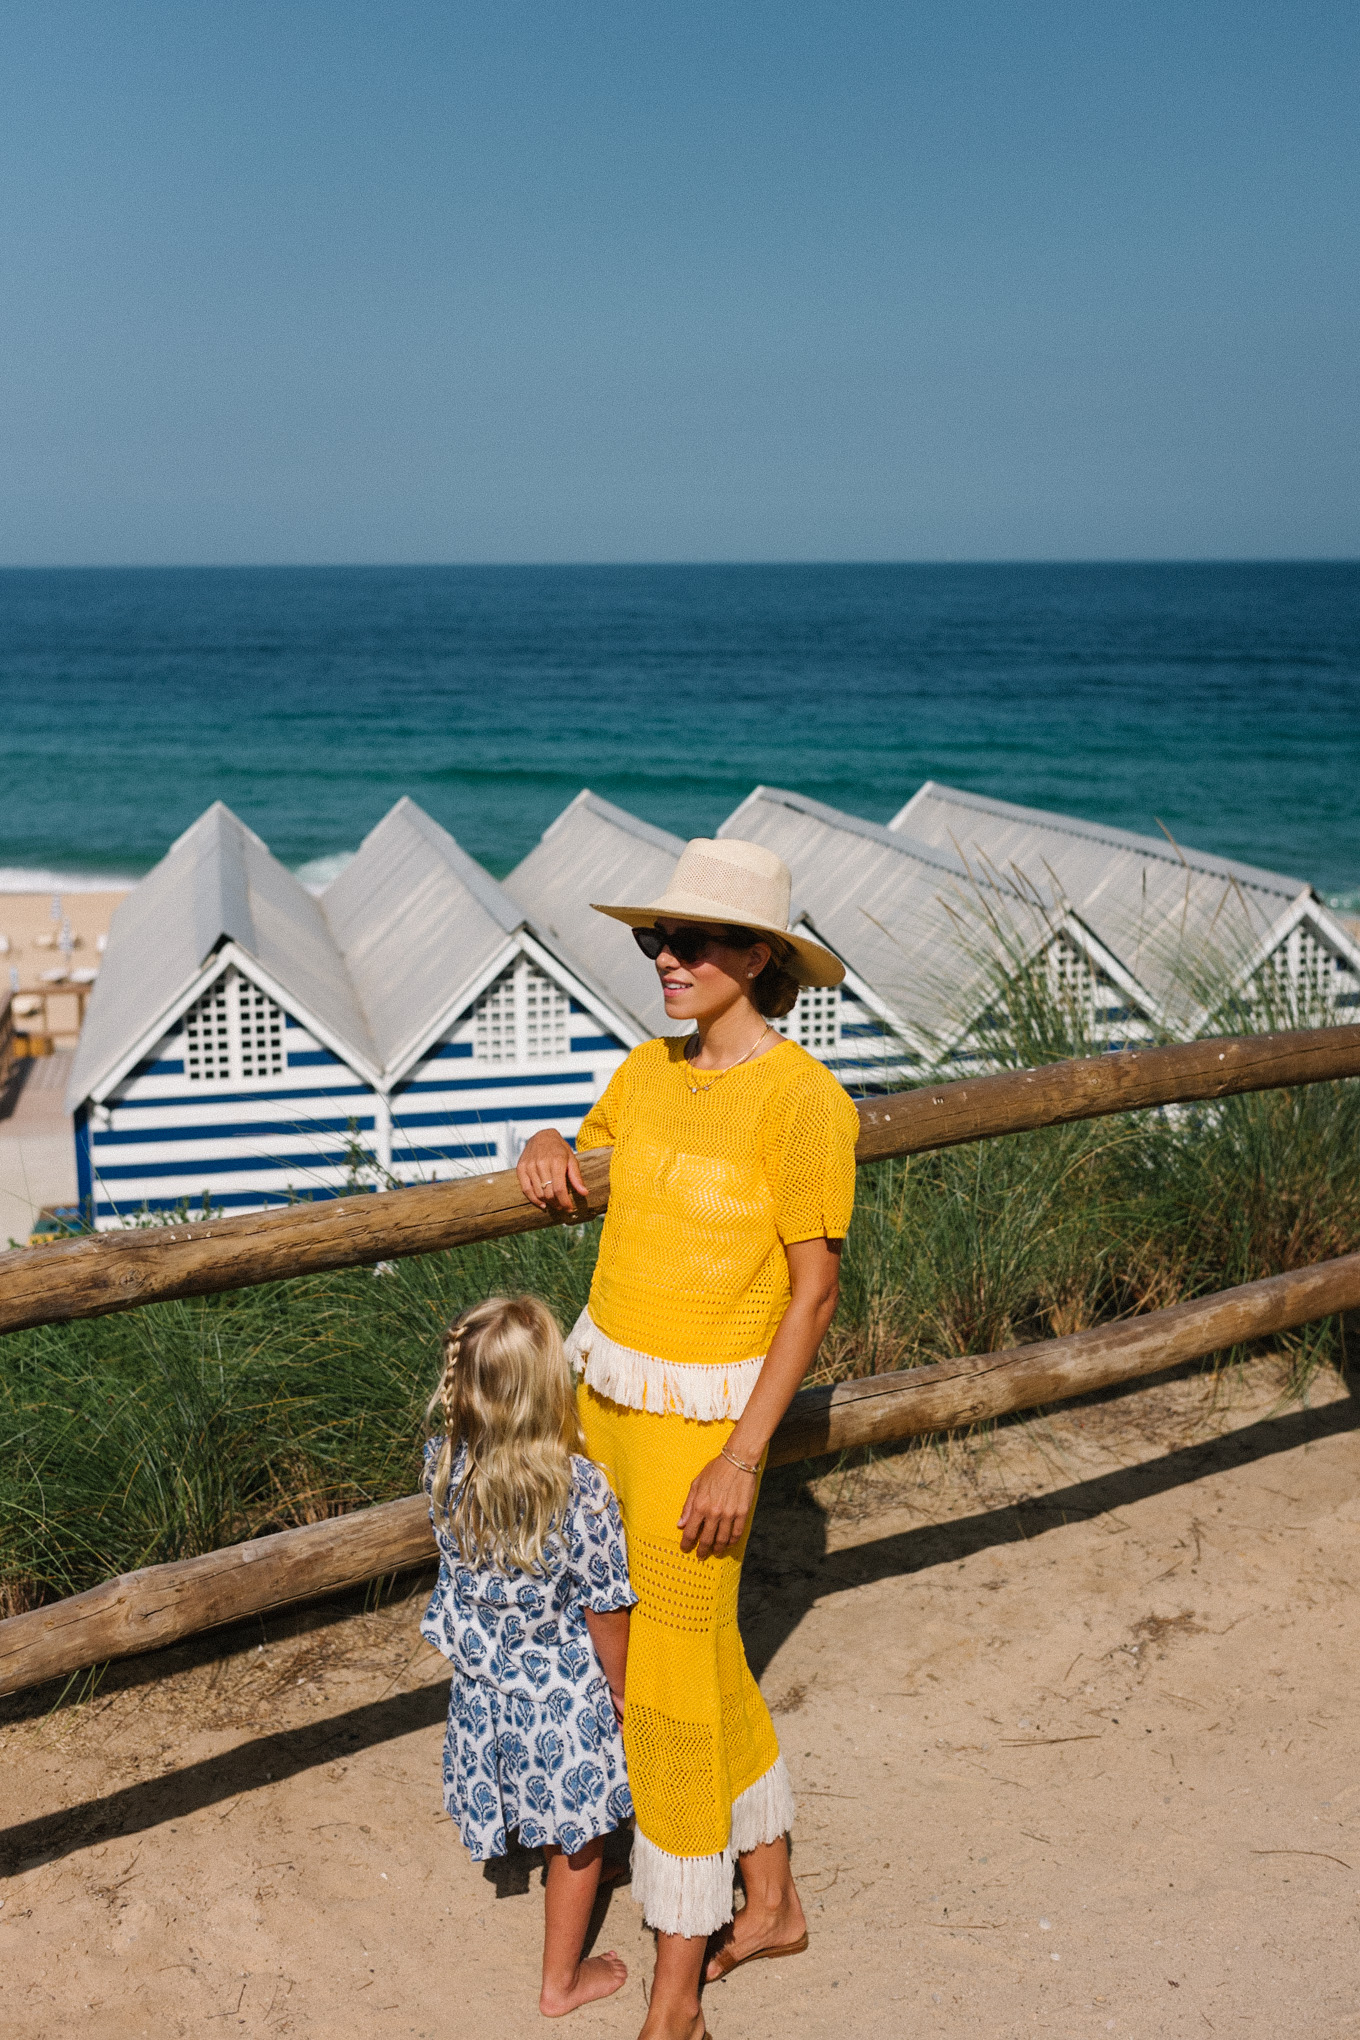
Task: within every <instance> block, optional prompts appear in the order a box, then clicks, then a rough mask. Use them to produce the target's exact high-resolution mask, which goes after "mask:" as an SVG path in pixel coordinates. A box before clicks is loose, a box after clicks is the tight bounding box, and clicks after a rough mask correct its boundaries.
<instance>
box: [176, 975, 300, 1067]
mask: <svg viewBox="0 0 1360 2040" xmlns="http://www.w3.org/2000/svg"><path fill="white" fill-rule="evenodd" d="M283 1028H284V1019H283V1012H282V1009H281V1008H280V1007H278V1006H276V1005H275V1004H274V1001H273V1000H272V999H271V998H270V997H269V995H268V993H266V992H262V991H261V990H260V988H259V986H258V985H255V984H252V983H251V981H250V979H249V978H245V977H242V976H241V973H240V972H239V971H236V970H229V971H228V972H227V973H226V975H225V976H224V977H220V978H219V979H218V981H217V983H216V984H215V985H214V986H213V988H212V990H211V991H208V992H205V993H204V994H203V997H202V998H201V999H200V1000H199V1001H198V1003H197V1005H195V1006H191V1007H190V1009H189V1011H188V1012H187V1013H186V1015H185V1016H184V1071H185V1075H186V1076H187V1077H188V1079H189V1081H190V1083H191V1084H207V1083H219V1082H223V1081H235V1082H237V1083H239V1082H241V1081H242V1080H243V1079H245V1078H247V1077H250V1078H254V1077H276V1076H278V1075H279V1074H280V1073H281V1072H282V1070H283V1068H284V1065H285V1061H286V1057H285V1054H284V1046H283Z"/></svg>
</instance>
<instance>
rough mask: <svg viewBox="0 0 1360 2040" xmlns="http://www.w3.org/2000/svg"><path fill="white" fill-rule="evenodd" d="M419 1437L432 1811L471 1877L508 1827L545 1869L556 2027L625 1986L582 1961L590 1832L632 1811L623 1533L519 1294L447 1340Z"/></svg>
mask: <svg viewBox="0 0 1360 2040" xmlns="http://www.w3.org/2000/svg"><path fill="white" fill-rule="evenodd" d="M427 1422H428V1423H429V1424H430V1425H431V1427H432V1435H431V1437H430V1439H429V1442H428V1444H427V1445H426V1447H425V1486H426V1489H427V1491H428V1493H429V1497H430V1515H431V1518H432V1520H433V1523H434V1529H435V1537H436V1541H437V1542H438V1545H439V1557H440V1564H439V1578H438V1580H437V1582H436V1584H435V1590H434V1595H433V1598H432V1599H431V1601H430V1605H429V1607H428V1608H427V1609H426V1611H425V1617H424V1620H423V1621H422V1623H421V1625H420V1629H421V1634H422V1636H424V1637H425V1638H426V1640H427V1641H428V1642H430V1643H432V1644H433V1645H434V1646H435V1648H436V1650H440V1651H442V1652H443V1654H444V1656H445V1657H447V1658H448V1659H450V1660H451V1662H452V1665H453V1687H452V1691H451V1692H450V1695H449V1725H448V1733H447V1735H446V1737H445V1740H444V1804H445V1806H446V1807H447V1808H448V1810H449V1813H450V1814H451V1815H452V1816H453V1818H454V1820H456V1821H457V1823H458V1827H459V1831H460V1832H461V1834H462V1837H463V1840H464V1842H465V1843H466V1844H467V1847H468V1849H469V1851H470V1852H471V1854H472V1857H473V1860H474V1861H475V1862H479V1863H481V1862H485V1861H486V1859H487V1858H488V1857H490V1856H503V1855H504V1854H505V1847H506V1836H507V1835H508V1834H509V1833H510V1832H511V1830H512V1829H516V1828H517V1829H518V1830H519V1839H520V1843H521V1845H522V1846H523V1847H525V1848H529V1849H542V1851H543V1853H544V1855H545V1856H546V1858H547V1864H548V1867H547V1887H546V1897H545V1913H546V1917H545V1921H544V1936H543V1989H542V1993H541V1995H540V1997H539V2001H538V2002H539V2010H540V2011H541V2012H543V2013H545V2014H546V2015H547V2016H548V2017H549V2018H557V2017H560V2016H561V2015H562V2014H563V2013H564V2012H572V2011H575V2010H576V2008H577V2007H578V2006H579V2005H584V2004H589V2003H590V2002H591V2000H592V1999H594V1998H602V1997H608V1996H609V1995H610V1994H611V1993H612V1992H613V1991H616V1990H618V1989H620V1988H621V1987H622V1985H623V1984H624V1983H625V1982H626V1981H627V1976H628V1972H627V1970H626V1969H625V1968H624V1965H623V1963H622V1962H621V1961H620V1960H619V1958H618V1956H617V1955H615V1954H614V1953H613V1951H612V1950H611V1951H610V1952H609V1953H608V1954H607V1955H601V1956H596V1957H594V1958H593V1959H592V1960H590V1961H588V1962H585V1961H582V1959H581V1952H582V1949H583V1947H584V1945H585V1937H586V1929H587V1927H588V1925H589V1921H590V1914H591V1909H592V1907H593V1906H594V1903H595V1894H596V1892H597V1891H598V1889H599V1884H600V1870H601V1864H602V1861H603V1856H604V1837H605V1835H606V1834H608V1833H609V1832H610V1831H611V1830H612V1829H613V1828H616V1827H620V1826H621V1825H622V1824H623V1822H625V1821H626V1820H628V1819H629V1818H630V1817H631V1815H632V1811H633V1801H632V1797H631V1795H630V1793H629V1790H628V1780H627V1774H626V1771H625V1768H624V1760H623V1742H622V1738H621V1736H620V1733H619V1724H620V1723H621V1721H622V1719H623V1686H624V1667H625V1664H626V1662H627V1657H628V1611H629V1609H630V1608H631V1607H632V1605H633V1603H634V1602H635V1601H636V1599H637V1595H636V1594H635V1593H634V1592H633V1590H632V1588H631V1587H630V1586H629V1584H628V1559H627V1553H626V1551H625V1548H624V1540H623V1524H622V1522H621V1520H620V1517H619V1507H618V1503H617V1502H616V1501H615V1499H614V1496H613V1493H612V1491H611V1490H610V1487H609V1483H608V1481H607V1480H606V1479H605V1477H604V1475H603V1474H602V1473H601V1471H600V1469H599V1467H598V1466H595V1465H593V1464H592V1463H591V1461H590V1460H588V1459H586V1458H584V1457H582V1447H583V1439H582V1435H581V1424H580V1419H579V1418H578V1416H577V1413H576V1400H575V1396H574V1394H573V1389H572V1380H571V1374H570V1372H569V1370H568V1367H567V1360H566V1355H565V1353H564V1351H563V1347H562V1336H561V1333H560V1332H559V1331H558V1328H557V1323H556V1320H555V1319H554V1318H553V1316H552V1313H551V1312H550V1311H549V1310H547V1309H546V1308H545V1306H544V1305H543V1304H541V1303H540V1302H538V1300H537V1298H535V1297H532V1296H515V1297H501V1296H493V1297H490V1298H489V1299H488V1300H487V1301H486V1302H485V1303H479V1304H476V1305H474V1307H473V1308H472V1309H471V1310H466V1311H464V1312H463V1314H462V1316H461V1317H460V1318H458V1319H457V1320H456V1321H455V1322H454V1323H453V1324H452V1325H451V1326H450V1327H449V1329H448V1331H447V1332H446V1333H445V1335H444V1371H443V1376H442V1378H441V1380H440V1383H439V1387H438V1388H437V1389H436V1391H435V1393H434V1396H433V1397H432V1398H431V1401H430V1407H429V1411H428V1413H427Z"/></svg>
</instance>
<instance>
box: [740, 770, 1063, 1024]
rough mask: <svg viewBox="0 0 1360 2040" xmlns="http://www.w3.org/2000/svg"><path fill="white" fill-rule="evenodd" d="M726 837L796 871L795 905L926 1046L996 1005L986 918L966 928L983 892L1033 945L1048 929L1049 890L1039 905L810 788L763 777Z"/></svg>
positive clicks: (946, 854) (938, 850)
mask: <svg viewBox="0 0 1360 2040" xmlns="http://www.w3.org/2000/svg"><path fill="white" fill-rule="evenodd" d="M718 834H719V835H720V836H737V837H744V838H745V839H746V840H748V841H750V842H755V843H763V844H764V845H765V846H766V847H767V849H770V850H774V851H777V853H778V854H779V856H781V857H782V858H783V860H784V862H785V863H786V864H787V865H788V867H789V870H790V871H791V872H792V874H793V895H794V900H795V902H796V906H795V910H794V911H795V914H797V915H802V916H805V917H806V918H807V920H808V921H809V922H810V923H811V925H812V926H813V928H814V929H815V930H816V932H817V934H818V935H819V936H820V937H821V939H822V940H823V941H824V942H826V943H828V944H829V945H830V947H831V948H832V949H834V950H835V951H836V954H837V955H838V956H839V957H840V958H841V960H842V961H843V962H844V963H846V964H848V965H849V967H850V968H851V969H852V970H853V971H854V972H855V973H856V975H857V976H858V977H859V978H861V979H862V980H863V981H864V982H865V983H866V984H868V985H871V986H872V987H873V989H874V990H875V991H876V992H877V993H878V994H879V996H880V997H881V998H882V999H883V1000H884V1002H885V1003H886V1004H887V1005H888V1007H889V1008H890V1009H891V1010H892V1011H893V1012H894V1013H895V1014H897V1015H898V1017H899V1018H900V1020H901V1021H903V1022H904V1023H905V1025H906V1026H907V1027H908V1028H909V1029H910V1030H911V1031H912V1032H913V1033H914V1034H915V1035H917V1036H918V1037H919V1038H920V1039H921V1040H922V1041H924V1042H926V1043H941V1042H947V1041H948V1040H950V1039H951V1038H952V1037H953V1036H955V1035H957V1034H958V1033H959V1032H960V1031H962V1029H963V1028H964V1027H965V1026H966V1025H967V1024H969V1023H970V1022H971V1021H973V1020H975V1019H976V1018H977V1017H978V1014H979V1012H980V1011H981V1010H982V1009H983V1008H984V1007H985V1006H986V1005H987V1004H988V1003H989V1002H990V999H991V993H992V982H993V981H992V979H991V977H990V975H989V973H988V969H987V963H986V960H985V953H984V952H985V949H986V948H987V946H988V945H987V944H986V943H985V940H984V939H983V925H982V923H981V922H980V921H979V923H978V937H979V939H978V941H977V942H976V943H971V942H970V941H969V940H968V939H966V937H965V934H964V924H965V923H966V921H967V920H968V919H969V917H970V914H971V913H972V912H973V911H974V910H975V905H976V903H977V902H978V901H979V899H980V897H984V896H985V899H986V901H987V904H988V906H989V908H990V909H991V910H992V911H995V912H998V913H999V914H1000V915H1001V916H1002V918H1003V919H1004V920H1005V922H1006V924H1007V926H1008V927H1009V928H1011V929H1012V930H1013V932H1014V935H1015V938H1016V940H1017V941H1018V942H1020V943H1021V944H1022V945H1023V946H1024V947H1025V948H1026V949H1028V948H1030V947H1031V946H1032V945H1033V943H1034V942H1035V941H1036V940H1037V939H1038V938H1039V936H1040V935H1041V934H1042V933H1044V932H1046V931H1045V928H1044V923H1043V918H1042V914H1043V909H1044V908H1046V907H1047V905H1048V900H1047V896H1046V895H1045V896H1042V897H1041V898H1040V900H1039V901H1038V902H1037V903H1036V905H1037V907H1038V909H1039V911H1038V913H1036V911H1035V905H1029V906H1027V904H1026V902H1025V901H1024V900H1022V899H1021V898H1020V897H1019V896H1018V895H1017V894H1016V893H1015V892H1014V891H1013V890H1012V889H1011V888H1010V887H1009V886H1007V885H1006V884H1005V883H1004V881H997V880H995V879H992V878H990V877H989V875H988V874H986V873H982V874H979V873H975V872H970V871H969V869H968V867H967V865H966V864H965V863H964V862H963V860H962V859H961V858H960V857H959V856H958V855H957V854H956V853H955V852H954V851H953V850H950V849H947V848H942V847H939V846H936V845H931V844H926V843H921V842H917V841H915V840H913V838H911V837H909V836H906V835H904V834H903V833H902V832H901V831H900V830H896V831H894V830H890V829H884V828H880V827H879V826H878V824H877V823H874V822H866V821H862V820H861V819H860V817H859V816H858V815H847V814H843V813H841V812H840V810H839V809H837V808H832V807H827V806H825V805H824V804H823V803H822V802H821V801H819V800H809V799H807V798H806V796H804V795H803V794H798V793H787V792H785V791H783V790H782V789H780V788H779V787H774V786H758V787H757V788H756V789H755V791H754V793H751V794H748V796H747V798H746V799H745V800H744V801H743V802H742V804H741V806H740V807H739V808H737V809H736V810H735V811H734V813H732V814H730V815H729V816H728V818H727V820H726V821H725V822H724V823H723V824H722V827H721V828H720V829H719V830H718ZM951 907H952V909H953V911H952V912H951Z"/></svg>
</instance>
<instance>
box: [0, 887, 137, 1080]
mask: <svg viewBox="0 0 1360 2040" xmlns="http://www.w3.org/2000/svg"><path fill="white" fill-rule="evenodd" d="M126 898H127V890H126V888H125V887H124V888H121V889H119V890H116V891H109V892H0V996H3V993H4V992H5V991H8V992H10V993H12V994H13V995H14V997H15V1021H16V1025H17V1027H18V1029H19V1031H20V1032H21V1033H29V1032H32V1033H46V1034H48V1035H50V1036H51V1037H53V1039H54V1040H55V1041H56V1042H57V1044H58V1045H59V1046H60V1047H63V1048H73V1047H74V1046H75V1042H76V1038H77V1036H78V1034H79V1032H80V1018H81V1001H80V997H79V995H78V992H77V990H76V989H75V988H77V987H82V986H83V987H86V988H88V986H89V985H91V984H92V983H93V981H94V978H95V977H96V975H97V974H98V970H99V963H100V957H101V955H102V953H103V947H104V939H105V937H106V936H107V935H108V932H109V923H110V922H111V921H112V919H113V916H114V913H115V911H116V910H117V908H118V906H119V905H120V904H121V902H122V901H123V900H125V899H126Z"/></svg>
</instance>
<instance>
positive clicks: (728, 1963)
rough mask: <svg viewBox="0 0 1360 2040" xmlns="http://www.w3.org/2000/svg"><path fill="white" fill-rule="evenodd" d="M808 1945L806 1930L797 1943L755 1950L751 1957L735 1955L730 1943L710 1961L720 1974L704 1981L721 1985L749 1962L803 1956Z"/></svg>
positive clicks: (790, 1942) (786, 1943)
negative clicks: (715, 1964)
mask: <svg viewBox="0 0 1360 2040" xmlns="http://www.w3.org/2000/svg"><path fill="white" fill-rule="evenodd" d="M807 1944H808V1937H807V1929H806V1928H804V1929H803V1932H802V1933H801V1934H800V1935H799V1936H798V1939H797V1940H796V1941H785V1942H784V1944H783V1946H782V1947H779V1948H753V1949H752V1950H751V1952H750V1954H749V1955H734V1954H733V1953H732V1947H731V1943H730V1942H729V1943H728V1945H727V1946H726V1947H725V1948H719V1949H718V1950H717V1951H716V1953H715V1954H713V1955H712V1956H710V1957H709V1960H710V1961H712V1962H716V1963H717V1965H718V1973H717V1975H716V1976H707V1975H706V1976H705V1978H704V1980H705V1982H706V1983H721V1982H722V1981H723V1979H724V1977H728V1976H730V1975H731V1974H732V1971H733V1970H734V1969H740V1968H741V1967H742V1966H743V1964H745V1963H747V1962H776V1961H777V1960H778V1959H779V1957H780V1956H781V1955H802V1954H804V1953H806V1950H807Z"/></svg>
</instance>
